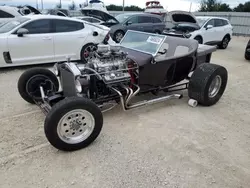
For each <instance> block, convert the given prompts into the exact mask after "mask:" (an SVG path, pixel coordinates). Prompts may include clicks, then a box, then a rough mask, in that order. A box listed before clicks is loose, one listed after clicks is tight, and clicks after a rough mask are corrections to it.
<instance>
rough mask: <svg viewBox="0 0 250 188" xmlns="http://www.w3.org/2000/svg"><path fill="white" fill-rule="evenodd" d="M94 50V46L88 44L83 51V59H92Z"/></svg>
mask: <svg viewBox="0 0 250 188" xmlns="http://www.w3.org/2000/svg"><path fill="white" fill-rule="evenodd" d="M95 50H96V47H95V46H93V45H91V46H88V47H87V48H86V49H85V50H84V52H83V56H84V59H85V60H86V61H88V60H90V59H92V58H93V57H94V51H95Z"/></svg>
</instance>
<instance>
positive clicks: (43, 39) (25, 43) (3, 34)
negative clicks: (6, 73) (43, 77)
mask: <svg viewBox="0 0 250 188" xmlns="http://www.w3.org/2000/svg"><path fill="white" fill-rule="evenodd" d="M109 30H110V29H109V28H108V27H105V26H102V25H100V26H97V25H93V24H87V23H86V22H84V21H82V20H79V19H73V18H68V17H61V16H55V15H27V16H22V17H19V18H16V19H15V20H12V21H9V22H7V23H5V24H3V25H1V26H0V44H1V45H0V67H9V66H17V65H29V64H44V63H53V62H62V61H65V58H66V57H67V56H69V57H70V58H71V59H72V60H73V61H82V62H86V61H87V60H88V59H89V58H91V54H92V53H91V52H92V51H93V48H94V47H95V45H94V43H95V44H99V43H106V42H107V41H108V40H109V34H108V33H109Z"/></svg>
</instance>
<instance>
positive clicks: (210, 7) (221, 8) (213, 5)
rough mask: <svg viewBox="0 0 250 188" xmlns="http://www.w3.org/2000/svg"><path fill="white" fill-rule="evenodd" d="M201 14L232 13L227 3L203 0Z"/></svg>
mask: <svg viewBox="0 0 250 188" xmlns="http://www.w3.org/2000/svg"><path fill="white" fill-rule="evenodd" d="M199 11H200V12H216V11H217V12H228V11H232V10H231V8H230V6H229V5H228V4H226V3H223V4H222V3H220V2H218V1H217V0H202V1H201V3H200V9H199Z"/></svg>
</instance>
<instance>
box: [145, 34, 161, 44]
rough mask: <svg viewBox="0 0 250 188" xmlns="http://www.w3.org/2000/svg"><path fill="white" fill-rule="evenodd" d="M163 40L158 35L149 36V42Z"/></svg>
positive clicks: (156, 42) (155, 42)
mask: <svg viewBox="0 0 250 188" xmlns="http://www.w3.org/2000/svg"><path fill="white" fill-rule="evenodd" d="M161 41H162V38H160V37H156V36H149V37H148V40H147V42H150V43H154V44H160V43H161Z"/></svg>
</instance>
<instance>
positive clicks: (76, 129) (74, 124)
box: [57, 109, 95, 144]
mask: <svg viewBox="0 0 250 188" xmlns="http://www.w3.org/2000/svg"><path fill="white" fill-rule="evenodd" d="M94 127H95V119H94V117H93V115H92V114H91V113H90V112H88V111H86V110H83V109H77V110H72V111H70V112H68V113H67V114H65V115H64V116H63V117H62V118H61V119H60V121H59V123H58V125H57V134H58V136H59V138H60V139H61V140H62V141H64V142H66V143H68V144H77V143H80V142H83V141H84V140H86V139H87V138H88V137H89V136H90V135H91V134H92V132H93V130H94Z"/></svg>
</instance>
